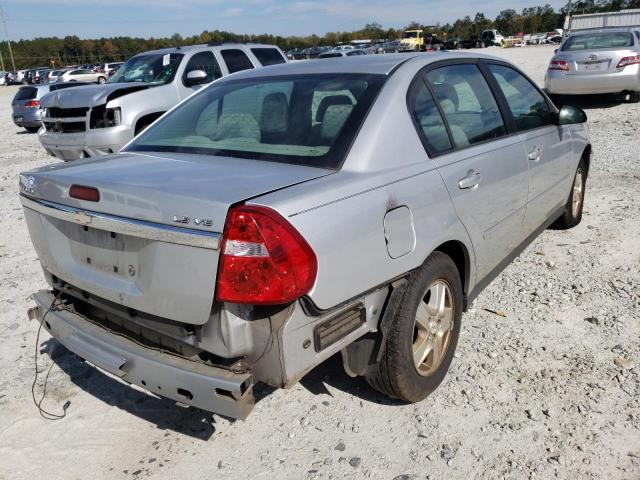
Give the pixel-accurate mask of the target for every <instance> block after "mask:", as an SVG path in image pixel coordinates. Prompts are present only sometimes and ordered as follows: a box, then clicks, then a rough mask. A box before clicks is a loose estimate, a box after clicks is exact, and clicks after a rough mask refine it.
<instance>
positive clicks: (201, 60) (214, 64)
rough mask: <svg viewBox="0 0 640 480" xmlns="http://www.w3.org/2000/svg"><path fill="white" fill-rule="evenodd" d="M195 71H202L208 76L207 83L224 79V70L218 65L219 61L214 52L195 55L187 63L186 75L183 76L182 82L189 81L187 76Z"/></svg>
mask: <svg viewBox="0 0 640 480" xmlns="http://www.w3.org/2000/svg"><path fill="white" fill-rule="evenodd" d="M194 70H202V71H203V72H205V73H206V74H207V81H206V83H209V82H213V81H214V80H216V79H218V78H220V77H222V70H220V65H218V61H217V60H216V57H215V55H214V54H213V52H209V51H206V52H198V53H196V54H194V55H193V56H192V57H191V58H190V59H189V61H188V62H187V66H186V67H185V69H184V74H183V75H182V81H183V82H184V81H185V80H186V79H187V74H188V73H189V72H192V71H194Z"/></svg>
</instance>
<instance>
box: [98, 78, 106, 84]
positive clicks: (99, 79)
mask: <svg viewBox="0 0 640 480" xmlns="http://www.w3.org/2000/svg"><path fill="white" fill-rule="evenodd" d="M98 83H99V84H100V85H102V84H103V83H107V79H106V78H104V77H98Z"/></svg>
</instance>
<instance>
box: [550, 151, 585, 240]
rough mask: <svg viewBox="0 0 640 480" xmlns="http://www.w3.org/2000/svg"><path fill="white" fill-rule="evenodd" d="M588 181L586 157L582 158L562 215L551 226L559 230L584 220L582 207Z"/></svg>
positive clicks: (571, 226)
mask: <svg viewBox="0 0 640 480" xmlns="http://www.w3.org/2000/svg"><path fill="white" fill-rule="evenodd" d="M586 183H587V167H586V165H585V163H584V159H580V163H579V164H578V168H577V169H576V174H575V176H574V177H573V183H572V184H571V192H570V193H569V199H568V200H567V204H566V205H565V207H564V211H563V212H562V215H560V217H559V218H558V219H557V220H556V221H555V222H554V223H553V225H551V228H554V229H557V230H566V229H569V228H573V227H575V226H576V225H578V224H579V223H580V221H581V220H582V207H583V205H584V193H585V187H586Z"/></svg>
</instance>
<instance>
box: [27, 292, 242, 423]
mask: <svg viewBox="0 0 640 480" xmlns="http://www.w3.org/2000/svg"><path fill="white" fill-rule="evenodd" d="M33 299H34V300H35V302H36V309H35V310H32V311H30V317H35V318H36V319H37V320H38V321H39V322H43V325H44V327H45V328H46V329H47V330H48V331H49V333H50V334H51V335H52V336H53V337H54V338H55V339H56V340H58V341H59V342H60V343H62V344H63V345H64V346H65V347H66V348H68V349H69V350H71V351H72V352H74V353H75V354H77V355H79V356H80V357H82V358H83V359H85V360H87V361H88V362H90V363H92V364H93V365H95V366H97V367H99V368H101V369H103V370H106V371H108V372H109V373H111V374H113V375H116V376H118V377H120V378H121V379H122V380H124V381H125V382H127V383H132V384H135V385H138V386H139V387H142V388H144V389H146V390H148V391H150V392H152V393H154V394H157V395H160V396H163V397H167V398H170V399H172V400H175V401H178V402H180V403H183V404H187V405H192V406H194V407H198V408H201V409H203V410H207V411H210V412H214V413H218V414H220V415H224V416H227V417H232V418H239V419H244V418H246V417H247V415H249V413H250V412H251V410H252V409H253V406H254V397H253V390H252V387H253V379H252V376H251V374H250V373H234V372H231V371H229V370H225V369H222V368H217V367H212V366H209V365H205V364H202V363H198V362H192V361H189V360H186V359H184V358H181V357H178V356H175V355H171V354H168V353H163V352H161V351H158V350H154V349H151V348H147V347H144V346H142V345H139V344H138V343H135V342H133V341H131V340H128V339H126V338H124V337H122V336H119V335H115V334H112V333H110V332H108V331H107V330H105V329H103V328H101V327H98V326H96V325H94V324H92V323H91V322H89V321H87V320H86V319H85V318H84V317H83V316H81V315H79V314H77V313H74V312H72V311H70V310H66V309H64V308H62V309H55V308H54V309H51V310H50V311H49V312H48V313H47V311H48V310H49V307H50V305H51V304H52V302H53V300H54V295H53V294H52V293H51V292H50V291H46V290H42V291H40V292H37V293H35V294H34V295H33ZM45 313H46V317H45V318H44V319H43V316H44V315H45Z"/></svg>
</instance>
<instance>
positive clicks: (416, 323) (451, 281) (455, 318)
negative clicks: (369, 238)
mask: <svg viewBox="0 0 640 480" xmlns="http://www.w3.org/2000/svg"><path fill="white" fill-rule="evenodd" d="M436 292H442V293H444V295H445V300H446V301H445V303H444V304H443V305H444V306H445V308H444V309H442V312H444V315H443V316H442V317H440V320H437V319H436V318H437V316H436V315H434V310H432V309H431V308H428V306H427V302H428V303H429V304H431V303H432V301H435V299H436V298H437V297H438V294H437V293H436ZM462 301H463V293H462V283H461V281H460V275H459V273H458V269H457V268H456V265H455V263H454V262H453V260H451V258H450V257H449V256H447V255H445V254H444V253H441V252H433V253H432V254H431V255H430V256H429V258H428V259H427V260H426V262H425V263H424V264H423V265H422V266H421V267H420V268H418V269H417V270H415V271H414V272H412V273H411V275H410V276H409V286H408V287H407V290H406V291H405V293H404V295H403V297H402V300H401V302H400V306H399V307H398V311H397V312H396V315H395V317H394V318H393V319H392V323H391V325H390V326H389V331H388V334H387V341H386V344H385V347H384V351H383V353H382V357H381V359H380V362H379V363H377V364H375V365H373V366H371V367H370V369H369V371H368V372H367V373H366V374H365V379H366V381H367V383H369V385H370V386H371V387H372V388H374V389H375V390H378V391H379V392H381V393H384V394H385V395H387V396H389V397H391V398H397V399H400V400H404V401H406V402H411V403H413V402H419V401H421V400H424V399H425V398H426V397H427V396H428V395H429V394H430V393H431V392H433V391H434V390H435V389H436V388H437V387H438V385H440V383H441V382H442V380H443V379H444V377H445V375H446V373H447V371H448V370H449V366H450V365H451V360H452V359H453V355H454V353H455V349H456V345H457V344H458V336H459V334H460V326H461V320H462ZM447 304H448V305H449V307H448V308H446V306H447ZM432 307H433V306H432ZM420 319H421V320H420ZM445 319H448V320H449V322H446V321H445ZM446 323H448V324H449V325H450V328H449V329H448V330H447V329H446ZM434 338H437V339H439V343H438V344H439V345H440V350H441V351H442V352H443V354H442V355H440V360H439V361H436V357H435V350H431V351H429V350H428V348H427V346H426V345H427V344H429V345H432V346H433V345H434ZM425 342H426V343H425ZM414 349H416V350H419V351H426V356H425V357H424V360H422V361H419V360H417V359H416V358H415V357H414ZM416 356H417V355H416ZM420 358H422V357H420ZM416 362H418V363H417V365H416Z"/></svg>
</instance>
